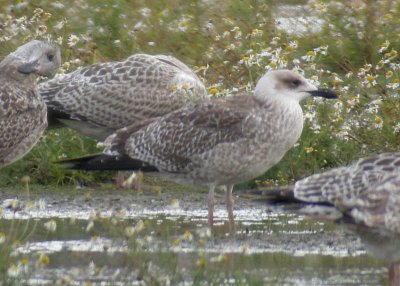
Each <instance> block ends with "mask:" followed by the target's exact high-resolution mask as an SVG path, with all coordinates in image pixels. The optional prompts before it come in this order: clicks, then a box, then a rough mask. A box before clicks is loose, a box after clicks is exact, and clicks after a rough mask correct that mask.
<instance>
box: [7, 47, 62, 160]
mask: <svg viewBox="0 0 400 286" xmlns="http://www.w3.org/2000/svg"><path fill="white" fill-rule="evenodd" d="M60 62H61V57H60V51H59V49H58V47H57V46H54V45H52V44H48V43H44V42H40V41H31V42H29V43H27V44H25V45H23V46H21V47H20V48H18V49H17V50H16V51H15V52H14V53H11V54H10V55H8V56H7V57H6V58H5V59H4V60H3V61H2V62H1V63H0V131H1V136H2V137H1V140H0V167H3V166H6V165H8V164H10V163H12V162H14V161H16V160H18V159H20V158H21V157H22V156H24V155H25V154H26V153H27V152H29V150H30V149H31V148H32V147H33V146H34V145H35V144H36V142H37V141H38V140H39V138H40V137H41V135H42V134H43V132H44V130H45V128H46V126H47V112H46V105H45V103H44V101H43V99H42V98H41V97H40V95H39V93H38V91H37V87H36V79H35V75H36V74H40V75H53V74H54V73H55V72H56V71H57V69H58V68H59V66H60Z"/></svg>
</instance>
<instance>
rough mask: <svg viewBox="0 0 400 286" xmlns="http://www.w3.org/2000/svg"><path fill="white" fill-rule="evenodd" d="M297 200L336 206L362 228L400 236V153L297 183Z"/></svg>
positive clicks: (295, 194) (341, 168)
mask: <svg viewBox="0 0 400 286" xmlns="http://www.w3.org/2000/svg"><path fill="white" fill-rule="evenodd" d="M294 197H295V198H297V199H299V200H302V201H305V202H313V203H323V202H325V203H329V204H332V205H334V206H335V207H336V208H338V209H339V210H340V211H341V212H343V213H344V214H345V215H346V216H350V217H351V218H352V219H354V220H355V222H356V223H358V224H362V225H365V226H367V227H371V228H382V229H384V230H388V231H392V232H396V233H399V234H400V152H392V153H382V154H379V155H375V156H371V157H368V158H365V159H361V160H359V161H358V162H357V163H355V164H354V165H351V166H349V167H340V168H336V169H332V170H329V171H327V172H324V173H321V174H315V175H312V176H310V177H307V178H305V179H303V180H300V181H298V182H296V184H295V187H294Z"/></svg>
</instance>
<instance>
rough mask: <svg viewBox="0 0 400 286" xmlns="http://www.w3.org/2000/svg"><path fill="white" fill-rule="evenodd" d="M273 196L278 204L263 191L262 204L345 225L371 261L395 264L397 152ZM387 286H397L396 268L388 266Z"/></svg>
mask: <svg viewBox="0 0 400 286" xmlns="http://www.w3.org/2000/svg"><path fill="white" fill-rule="evenodd" d="M278 193H279V198H276V197H275V198H274V197H273V196H274V194H271V192H268V191H266V193H265V196H264V198H266V199H267V200H270V199H272V200H278V201H279V200H282V199H283V200H285V201H293V199H294V200H296V201H297V202H298V203H300V204H301V206H303V205H304V207H302V208H301V211H300V212H301V213H303V214H306V215H309V216H311V217H313V216H314V217H317V218H322V219H324V220H333V221H337V222H344V223H345V226H347V227H348V228H350V229H352V230H355V231H356V232H357V233H358V234H359V235H360V237H361V239H362V241H363V243H364V245H365V247H366V249H367V250H368V251H369V252H370V253H371V254H373V255H374V256H375V257H377V258H380V259H384V260H387V261H390V262H400V240H399V236H400V152H391V153H382V154H378V155H373V156H370V157H367V158H364V159H360V160H359V161H358V162H356V163H355V164H352V165H350V166H346V167H339V168H335V169H331V170H328V171H326V172H323V173H320V174H314V175H311V176H309V177H307V178H304V179H302V180H299V181H297V182H296V183H295V185H294V188H293V187H288V188H286V189H283V190H282V191H278ZM393 279H394V280H396V281H394V282H393ZM389 280H390V281H391V282H390V283H392V284H390V285H399V283H400V267H399V265H398V264H396V263H392V264H391V268H390V275H389ZM393 283H394V284H393Z"/></svg>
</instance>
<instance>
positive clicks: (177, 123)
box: [64, 70, 336, 232]
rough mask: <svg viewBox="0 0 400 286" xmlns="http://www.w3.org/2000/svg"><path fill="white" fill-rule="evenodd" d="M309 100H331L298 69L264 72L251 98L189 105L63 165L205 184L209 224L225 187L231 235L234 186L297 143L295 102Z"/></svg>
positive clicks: (125, 131)
mask: <svg viewBox="0 0 400 286" xmlns="http://www.w3.org/2000/svg"><path fill="white" fill-rule="evenodd" d="M310 95H313V96H322V97H326V98H336V94H335V93H334V92H333V91H330V90H326V89H317V88H316V87H315V86H313V85H312V84H310V83H309V82H308V81H307V80H306V79H305V78H304V77H302V76H301V75H300V74H298V73H296V72H293V71H289V70H273V71H269V72H267V73H266V74H265V75H264V76H263V77H262V78H261V79H260V80H259V82H258V83H257V86H256V88H255V91H254V95H250V94H242V95H238V96H232V97H225V98H221V99H217V100H213V101H210V102H203V103H197V104H189V105H187V106H185V107H183V108H181V109H179V110H177V111H174V112H172V113H169V114H167V115H165V116H162V117H161V118H158V119H153V120H150V121H148V122H142V123H139V124H134V125H131V126H129V127H127V128H123V129H121V130H118V131H117V132H116V133H115V134H113V135H111V136H110V137H108V138H107V139H106V141H105V144H106V146H108V147H107V148H106V150H105V151H106V153H108V154H111V155H100V157H99V156H92V157H86V158H82V159H75V160H74V159H73V160H70V161H66V162H64V163H65V164H66V165H65V167H67V168H72V169H76V168H78V169H97V170H99V169H102V170H106V169H114V168H116V169H119V168H121V167H123V168H126V169H142V170H143V171H159V172H161V173H162V174H164V175H165V176H167V177H168V178H170V179H172V180H174V181H177V182H179V183H184V184H194V185H200V186H206V187H208V188H209V196H208V220H209V224H210V226H212V224H213V209H214V189H215V187H216V186H218V185H222V186H225V187H226V202H227V209H228V217H229V226H230V232H233V231H234V221H233V199H232V188H233V185H234V184H237V183H239V182H242V181H245V180H249V179H252V178H255V177H257V176H259V175H262V174H263V173H264V172H266V171H267V170H268V169H269V168H271V167H272V166H273V165H275V164H276V163H278V162H279V161H280V160H281V159H282V157H283V156H284V155H285V153H286V152H287V151H288V150H289V149H290V148H291V147H292V146H293V145H294V144H295V143H296V141H297V140H298V139H299V137H300V134H301V132H302V129H303V113H302V109H301V107H300V105H299V102H300V101H301V100H302V99H304V98H306V97H308V96H310ZM127 157H128V158H130V160H131V162H130V163H128V162H126V161H127V160H126V158H127ZM128 161H129V160H128ZM120 162H121V163H120ZM122 164H123V166H122Z"/></svg>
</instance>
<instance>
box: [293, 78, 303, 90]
mask: <svg viewBox="0 0 400 286" xmlns="http://www.w3.org/2000/svg"><path fill="white" fill-rule="evenodd" d="M300 84H301V80H299V79H295V80H293V81H292V82H291V86H292V87H293V88H296V87H298V86H299V85H300Z"/></svg>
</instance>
